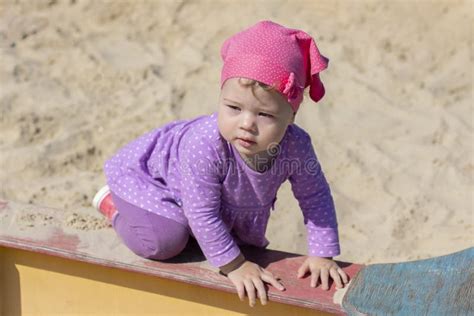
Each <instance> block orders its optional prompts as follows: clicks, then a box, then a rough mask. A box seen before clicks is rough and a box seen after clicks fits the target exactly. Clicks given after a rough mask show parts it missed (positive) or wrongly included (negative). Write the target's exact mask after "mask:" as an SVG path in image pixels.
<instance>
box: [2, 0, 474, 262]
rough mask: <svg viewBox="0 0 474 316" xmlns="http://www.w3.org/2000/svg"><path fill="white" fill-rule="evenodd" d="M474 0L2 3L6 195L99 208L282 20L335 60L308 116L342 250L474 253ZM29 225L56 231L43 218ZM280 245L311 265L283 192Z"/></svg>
mask: <svg viewBox="0 0 474 316" xmlns="http://www.w3.org/2000/svg"><path fill="white" fill-rule="evenodd" d="M469 12H472V2H471V1H451V0H449V1H417V2H416V3H415V1H309V0H308V1H296V0H292V1H277V0H274V1H273V0H269V1H218V0H209V1H171V0H169V1H151V0H149V1H129V2H127V1H115V2H112V1H73V0H71V1H39V0H37V1H19V3H16V2H15V3H14V2H13V1H8V0H6V1H5V0H4V1H1V2H0V16H1V18H0V45H1V46H0V50H1V55H0V57H1V60H2V62H1V63H0V75H1V77H0V78H1V87H0V111H1V118H0V148H1V150H0V166H1V168H0V183H1V184H2V185H1V188H0V197H2V198H4V199H9V200H14V201H19V202H27V203H28V202H29V203H33V204H38V205H47V206H51V207H56V208H60V209H64V211H65V212H68V214H69V215H68V216H65V218H66V220H65V222H64V225H68V226H70V227H71V226H72V227H75V228H76V229H82V230H92V229H111V228H110V226H108V225H107V223H105V222H104V220H103V219H102V218H100V216H99V215H98V214H97V215H96V216H94V215H90V214H93V213H91V212H90V209H91V206H90V201H91V199H92V197H93V195H94V194H95V192H96V191H97V190H98V189H99V188H100V187H101V186H102V185H103V184H104V183H105V177H104V175H103V173H102V166H103V163H104V161H105V160H106V159H107V158H108V157H110V156H111V155H112V154H113V153H114V152H115V151H117V150H118V149H119V148H120V147H121V146H123V145H124V144H126V143H127V142H129V141H131V140H133V139H134V138H136V137H137V136H139V135H141V134H143V133H145V132H147V131H149V130H151V129H153V128H156V127H158V126H161V125H163V124H165V123H167V122H169V121H171V120H175V119H188V118H193V117H195V116H197V115H202V114H209V113H211V112H213V111H215V109H216V104H217V103H216V101H217V98H218V94H219V79H220V78H219V76H220V67H221V61H220V55H219V49H220V45H221V44H222V42H223V40H224V39H225V38H227V37H228V36H230V35H232V34H234V33H235V32H238V31H240V30H242V29H243V28H246V27H248V26H250V25H252V24H254V23H255V22H257V21H259V20H264V19H271V20H273V21H275V22H277V23H281V24H284V25H286V26H288V27H294V28H300V29H303V30H306V31H307V32H308V33H310V34H312V35H313V37H314V38H315V39H316V41H317V43H318V46H319V49H320V51H321V52H322V53H323V55H325V56H327V57H328V58H329V59H330V63H329V68H328V69H327V70H326V71H324V72H323V74H322V75H321V77H322V80H323V82H324V83H325V86H326V96H325V97H324V99H323V100H322V101H321V102H319V103H317V104H315V103H312V102H311V101H310V100H309V98H307V100H305V102H304V104H302V106H301V110H300V111H299V113H298V114H297V118H296V123H297V124H299V125H300V126H301V127H303V128H304V129H306V130H307V131H308V133H309V134H310V135H311V137H312V140H313V145H314V147H315V150H316V153H317V155H318V158H319V160H320V162H321V165H322V168H323V170H324V173H325V175H326V178H327V180H328V182H329V183H330V186H331V190H332V193H333V197H334V201H335V204H336V209H337V216H338V222H339V232H340V241H341V247H342V254H341V256H339V257H338V259H340V260H347V261H353V262H357V263H375V262H394V261H404V260H413V259H419V258H427V257H432V256H437V255H442V254H447V253H451V252H454V251H457V250H461V249H464V248H466V247H470V246H472V245H473V240H472V237H473V236H474V235H473V225H472V223H473V217H472V215H473V195H472V193H473V192H474V190H473V173H474V161H473V107H472V104H473V102H472V101H473V100H472V87H473V81H472V69H473V54H472V13H469ZM20 220H22V221H24V224H25V225H28V221H32V220H34V221H36V222H38V221H43V222H45V223H46V222H47V221H48V216H47V215H45V216H42V214H37V215H36V216H34V218H24V219H20ZM267 238H268V239H269V240H270V246H269V248H271V249H277V250H283V251H290V252H297V253H302V254H306V253H307V252H306V232H305V227H304V223H303V216H302V213H301V211H300V209H299V207H298V203H297V201H296V200H295V199H294V197H293V196H292V193H291V188H290V185H289V184H288V183H286V184H284V185H283V186H282V188H281V189H280V191H279V194H278V201H277V204H276V210H275V211H273V212H272V217H271V219H270V224H269V227H268V230H267Z"/></svg>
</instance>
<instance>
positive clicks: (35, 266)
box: [0, 247, 327, 316]
mask: <svg viewBox="0 0 474 316" xmlns="http://www.w3.org/2000/svg"><path fill="white" fill-rule="evenodd" d="M0 281H1V282H0V311H1V315H84V314H87V315H193V316H194V315H327V314H326V313H319V312H318V311H315V310H310V309H305V308H301V307H295V306H291V305H286V304H281V303H276V302H269V303H268V304H267V305H266V306H261V305H260V303H258V304H257V305H256V306H255V307H253V308H251V307H249V306H248V301H245V302H241V301H240V300H239V298H238V297H237V294H231V293H226V292H221V291H217V290H213V289H208V288H204V287H198V286H194V285H190V284H187V283H181V282H176V281H171V280H167V279H161V278H157V277H153V276H147V275H143V274H138V273H134V272H129V271H123V270H118V269H113V268H107V267H102V266H97V265H93V264H88V263H83V262H78V261H72V260H67V259H63V258H59V257H53V256H48V255H43V254H40V253H33V252H28V251H23V250H17V249H12V248H4V247H0Z"/></svg>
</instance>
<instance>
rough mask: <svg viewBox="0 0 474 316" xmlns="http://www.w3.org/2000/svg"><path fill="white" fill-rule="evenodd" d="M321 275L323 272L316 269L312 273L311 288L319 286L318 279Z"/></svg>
mask: <svg viewBox="0 0 474 316" xmlns="http://www.w3.org/2000/svg"><path fill="white" fill-rule="evenodd" d="M320 274H321V271H320V270H319V269H314V270H312V271H311V283H310V286H311V287H316V285H318V279H319V276H320Z"/></svg>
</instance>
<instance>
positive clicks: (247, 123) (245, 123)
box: [240, 114, 255, 130]
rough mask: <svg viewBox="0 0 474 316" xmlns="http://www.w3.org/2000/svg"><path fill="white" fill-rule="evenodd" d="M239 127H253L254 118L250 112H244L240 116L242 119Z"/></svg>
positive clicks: (251, 128) (246, 128) (249, 128)
mask: <svg viewBox="0 0 474 316" xmlns="http://www.w3.org/2000/svg"><path fill="white" fill-rule="evenodd" d="M240 128H242V129H245V130H254V129H255V118H254V117H253V115H252V114H244V115H243V116H242V120H241V121H240Z"/></svg>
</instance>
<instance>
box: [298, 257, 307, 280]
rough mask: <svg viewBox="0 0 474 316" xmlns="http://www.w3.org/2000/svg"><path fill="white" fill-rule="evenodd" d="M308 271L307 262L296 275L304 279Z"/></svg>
mask: <svg viewBox="0 0 474 316" xmlns="http://www.w3.org/2000/svg"><path fill="white" fill-rule="evenodd" d="M306 270H308V263H307V262H306V261H305V262H304V263H303V264H302V265H301V267H300V268H299V269H298V274H297V275H296V277H297V278H302V277H303V276H304V275H305V273H306Z"/></svg>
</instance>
